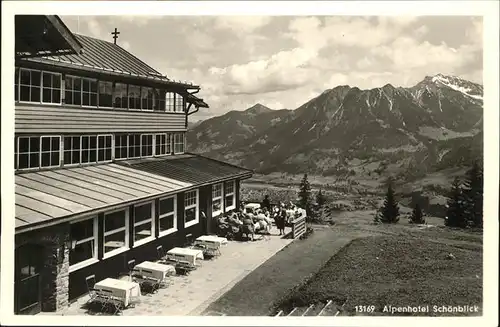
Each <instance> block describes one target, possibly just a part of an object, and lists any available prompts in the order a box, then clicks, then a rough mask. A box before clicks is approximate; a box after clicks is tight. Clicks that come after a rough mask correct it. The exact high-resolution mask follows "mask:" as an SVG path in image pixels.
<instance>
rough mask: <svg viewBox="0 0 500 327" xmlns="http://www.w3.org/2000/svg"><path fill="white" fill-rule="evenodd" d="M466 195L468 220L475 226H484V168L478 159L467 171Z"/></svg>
mask: <svg viewBox="0 0 500 327" xmlns="http://www.w3.org/2000/svg"><path fill="white" fill-rule="evenodd" d="M464 197H465V203H466V206H467V208H466V214H467V216H466V217H467V218H468V220H470V221H471V223H472V225H473V226H475V227H479V228H482V227H483V169H482V167H481V166H480V165H479V163H478V162H477V161H476V162H474V164H473V166H472V168H471V169H469V170H468V171H467V173H466V179H465V183H464Z"/></svg>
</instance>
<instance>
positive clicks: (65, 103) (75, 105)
mask: <svg viewBox="0 0 500 327" xmlns="http://www.w3.org/2000/svg"><path fill="white" fill-rule="evenodd" d="M66 77H70V78H73V79H76V78H78V79H80V104H73V103H67V102H66ZM82 79H83V77H81V76H76V75H70V74H66V75H65V76H64V105H68V106H74V107H81V106H82V99H83V98H82V87H83V84H82ZM71 92H74V91H73V90H71Z"/></svg>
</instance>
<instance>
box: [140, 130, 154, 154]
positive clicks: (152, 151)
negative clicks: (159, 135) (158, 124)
mask: <svg viewBox="0 0 500 327" xmlns="http://www.w3.org/2000/svg"><path fill="white" fill-rule="evenodd" d="M143 136H151V146H152V149H151V155H150V156H143V155H142V137H143ZM139 143H140V144H141V145H140V149H139V150H140V151H139V153H140V158H149V157H153V156H154V155H155V144H154V143H155V134H151V133H146V134H141V138H140V142H139Z"/></svg>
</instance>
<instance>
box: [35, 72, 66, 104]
mask: <svg viewBox="0 0 500 327" xmlns="http://www.w3.org/2000/svg"><path fill="white" fill-rule="evenodd" d="M43 74H51V75H58V76H59V102H43V88H44V87H45V86H43ZM50 89H51V90H54V88H52V87H50ZM63 92H64V89H63V86H62V74H61V73H56V72H51V71H47V70H43V71H42V78H41V79H40V103H41V104H46V105H61V104H62V96H63ZM50 97H51V98H52V94H51V96H50Z"/></svg>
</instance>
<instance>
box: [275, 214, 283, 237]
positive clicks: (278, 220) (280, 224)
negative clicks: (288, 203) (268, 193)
mask: <svg viewBox="0 0 500 327" xmlns="http://www.w3.org/2000/svg"><path fill="white" fill-rule="evenodd" d="M274 220H275V222H276V227H278V229H279V231H280V236H281V235H285V221H286V210H285V209H284V208H283V209H281V211H280V213H279V214H278V215H277V216H276V218H275V219H274Z"/></svg>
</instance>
